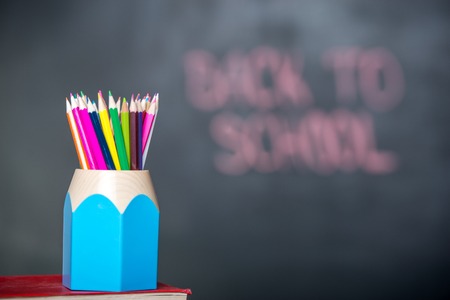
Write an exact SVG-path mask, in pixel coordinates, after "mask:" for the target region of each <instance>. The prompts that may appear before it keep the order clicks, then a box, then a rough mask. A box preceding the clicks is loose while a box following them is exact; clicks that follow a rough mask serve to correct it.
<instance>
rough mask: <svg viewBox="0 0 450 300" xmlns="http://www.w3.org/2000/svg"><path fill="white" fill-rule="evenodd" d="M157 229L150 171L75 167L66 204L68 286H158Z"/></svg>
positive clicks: (132, 288)
mask: <svg viewBox="0 0 450 300" xmlns="http://www.w3.org/2000/svg"><path fill="white" fill-rule="evenodd" d="M158 231H159V207H158V202H157V199H156V195H155V191H154V188H153V184H152V181H151V178H150V173H149V171H146V170H145V171H103V170H80V169H77V170H75V173H74V175H73V177H72V181H71V183H70V187H69V190H68V192H67V195H66V199H65V203H64V229H63V272H62V273H63V285H64V286H66V287H67V288H69V289H71V290H85V291H108V292H121V291H135V290H148V289H155V288H156V284H157V265H158Z"/></svg>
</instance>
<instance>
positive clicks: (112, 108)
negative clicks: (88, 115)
mask: <svg viewBox="0 0 450 300" xmlns="http://www.w3.org/2000/svg"><path fill="white" fill-rule="evenodd" d="M109 115H110V117H111V122H112V124H113V128H114V140H115V141H116V147H117V154H118V155H119V163H120V168H121V170H129V169H130V168H129V167H128V158H127V152H126V150H125V143H124V140H123V134H122V128H121V126H120V121H119V115H118V113H117V108H116V102H115V101H114V98H113V96H112V94H111V91H110V92H109Z"/></svg>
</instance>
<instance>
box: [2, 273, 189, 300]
mask: <svg viewBox="0 0 450 300" xmlns="http://www.w3.org/2000/svg"><path fill="white" fill-rule="evenodd" d="M190 294H192V292H191V290H190V289H180V288H177V287H173V286H170V285H167V284H164V283H160V282H158V287H157V289H156V290H146V291H133V292H119V293H112V292H91V291H89V292H88V291H72V290H69V289H67V288H66V287H64V286H63V285H62V278H61V275H37V276H0V298H2V299H5V298H6V299H9V298H11V299H16V300H17V299H25V298H34V299H36V300H37V299H50V300H58V299H62V298H63V297H70V298H69V299H70V300H75V299H82V300H87V299H94V300H102V299H130V298H132V299H164V300H178V299H179V300H182V299H187V295H190Z"/></svg>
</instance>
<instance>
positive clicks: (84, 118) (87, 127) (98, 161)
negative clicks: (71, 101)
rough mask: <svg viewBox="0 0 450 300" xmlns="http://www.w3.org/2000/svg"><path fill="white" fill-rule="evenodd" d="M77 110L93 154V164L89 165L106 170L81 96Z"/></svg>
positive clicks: (95, 168)
mask: <svg viewBox="0 0 450 300" xmlns="http://www.w3.org/2000/svg"><path fill="white" fill-rule="evenodd" d="M78 100H79V111H78V114H79V116H80V120H81V122H82V124H83V128H84V131H85V134H86V137H87V141H88V144H89V147H90V148H91V151H92V154H93V155H94V165H93V166H91V167H92V169H94V170H106V169H107V167H106V163H105V159H104V157H103V154H102V150H101V148H100V144H99V142H98V139H97V135H96V134H95V130H94V127H93V126H92V121H91V118H90V117H89V113H88V110H87V105H86V102H85V100H84V99H83V98H81V97H79V98H78Z"/></svg>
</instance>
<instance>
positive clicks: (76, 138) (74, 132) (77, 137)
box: [66, 98, 89, 170]
mask: <svg viewBox="0 0 450 300" xmlns="http://www.w3.org/2000/svg"><path fill="white" fill-rule="evenodd" d="M66 116H67V121H68V122H69V128H70V132H71V134H72V139H73V143H74V144H75V150H76V151H77V156H78V161H79V162H80V167H81V168H82V169H83V170H88V169H89V165H88V162H87V158H86V154H85V152H84V149H83V145H82V144H81V140H80V135H79V134H78V129H77V125H76V124H75V119H74V118H73V114H72V107H71V106H70V103H69V99H67V98H66Z"/></svg>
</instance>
